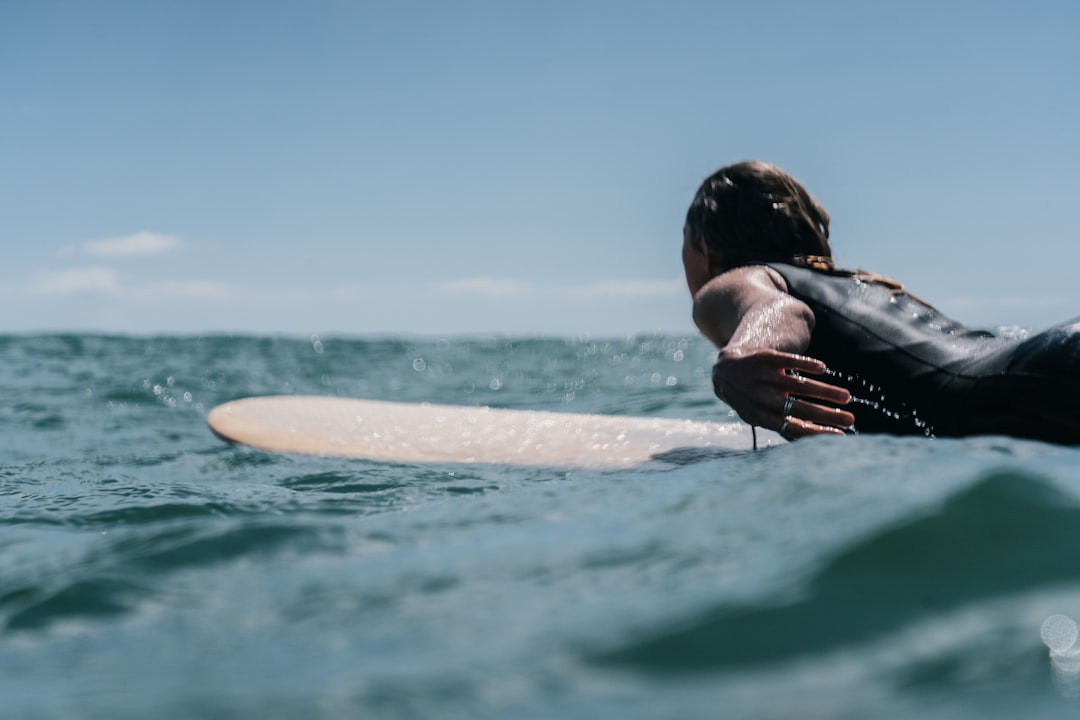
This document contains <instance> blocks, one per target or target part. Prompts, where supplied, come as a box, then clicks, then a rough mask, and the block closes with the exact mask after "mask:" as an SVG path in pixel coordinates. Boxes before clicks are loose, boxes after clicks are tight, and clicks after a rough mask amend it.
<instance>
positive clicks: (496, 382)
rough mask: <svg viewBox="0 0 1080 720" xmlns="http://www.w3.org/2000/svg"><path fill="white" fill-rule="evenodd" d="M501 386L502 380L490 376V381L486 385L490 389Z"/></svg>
mask: <svg viewBox="0 0 1080 720" xmlns="http://www.w3.org/2000/svg"><path fill="white" fill-rule="evenodd" d="M502 386H503V383H502V380H500V379H499V378H491V382H490V383H488V387H489V388H491V389H492V390H498V389H500V388H501V387H502Z"/></svg>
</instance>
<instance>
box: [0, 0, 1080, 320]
mask: <svg viewBox="0 0 1080 720" xmlns="http://www.w3.org/2000/svg"><path fill="white" fill-rule="evenodd" d="M1078 37H1080V3H1075V2H1071V0H1041V1H1038V2H1030V3H1018V2H1013V1H1007V2H1005V1H999V0H969V1H965V0H935V1H931V2H927V1H924V0H909V1H907V2H902V3H901V2H890V3H884V2H863V1H860V0H846V1H842V0H821V1H819V2H812V3H811V2H797V1H793V0H774V1H773V2H768V3H751V2H725V1H723V0H700V1H699V0H655V1H650V0H637V1H635V0H575V1H567V0H546V1H545V2H524V1H520V2H519V1H516V0H457V1H456V2H442V1H437V0H431V1H423V0H399V1H390V0H385V1H382V0H366V1H361V0H351V1H347V0H306V1H304V2H301V1H300V0H296V1H295V2H274V1H272V0H257V1H255V0H230V1H229V2H220V1H219V0H213V1H209V2H205V1H202V0H185V2H157V1H155V0H131V1H129V2H114V1H111V0H97V1H95V2H78V1H71V2H54V1H52V0H34V1H31V0H25V1H23V0H12V1H11V2H2V3H0V247H2V248H3V250H4V252H5V257H4V262H2V263H0V332H36V331H81V332H99V331H100V332H110V333H133V334H143V333H201V332H239V333H280V334H308V333H313V334H314V333H320V334H333V333H337V334H343V335H387V334H391V335H395V334H400V335H438V336H444V335H456V334H488V333H496V334H506V335H563V336H577V335H583V334H587V335H591V336H617V335H624V334H628V333H634V332H653V331H664V332H675V333H680V332H687V333H692V332H694V329H693V323H692V322H691V320H690V299H689V294H688V292H687V290H686V285H685V281H684V280H683V276H682V268H681V264H680V246H681V242H682V235H681V229H682V222H683V219H684V217H685V212H686V207H687V205H688V204H689V202H690V199H691V197H692V196H693V193H694V191H695V190H696V188H697V186H698V185H699V183H700V182H701V181H702V179H703V178H705V177H706V176H707V175H709V174H710V173H712V172H713V171H714V170H715V169H717V168H718V167H720V166H722V165H725V164H727V163H730V162H734V161H738V160H744V159H750V158H757V159H762V160H767V161H769V162H772V163H775V164H777V165H779V166H781V167H783V168H784V169H786V170H788V171H789V172H791V173H792V174H793V175H795V176H796V177H797V178H799V179H800V180H801V181H803V182H804V184H806V186H807V187H808V188H809V189H810V191H811V192H812V193H813V194H814V195H815V196H816V197H817V199H818V200H819V201H820V202H821V203H822V204H823V205H824V206H825V207H826V208H827V209H828V211H829V212H830V214H831V215H832V218H833V223H832V245H833V250H834V255H835V257H836V259H837V261H838V262H839V263H840V264H841V265H845V266H849V267H856V266H857V267H862V268H866V269H871V270H875V271H877V272H881V273H884V274H886V275H889V276H891V277H894V278H896V279H898V280H901V281H902V282H904V284H905V286H906V287H907V288H908V289H909V290H911V291H912V292H914V293H915V294H917V295H919V296H921V297H923V298H925V299H927V300H929V301H930V302H932V303H933V304H934V305H936V306H937V307H938V308H939V309H940V310H941V311H943V312H945V313H946V314H949V315H951V316H953V317H955V318H956V319H958V320H961V321H963V322H966V323H968V324H971V325H974V326H981V327H986V326H990V327H993V326H1001V325H1014V326H1021V327H1028V328H1037V327H1039V326H1044V325H1048V324H1051V323H1054V322H1059V321H1062V320H1065V319H1068V318H1072V317H1074V316H1077V315H1080V283H1077V282H1076V280H1075V277H1076V268H1077V267H1078V266H1080V249H1078V242H1077V241H1078V240H1080V232H1078V228H1077V217H1078V210H1080V178H1078V176H1077V173H1076V172H1075V169H1076V168H1077V167H1078V166H1080V139H1078V137H1080V136H1078V130H1080V92H1077V80H1076V74H1077V71H1078V70H1080V42H1078V41H1077V38H1078Z"/></svg>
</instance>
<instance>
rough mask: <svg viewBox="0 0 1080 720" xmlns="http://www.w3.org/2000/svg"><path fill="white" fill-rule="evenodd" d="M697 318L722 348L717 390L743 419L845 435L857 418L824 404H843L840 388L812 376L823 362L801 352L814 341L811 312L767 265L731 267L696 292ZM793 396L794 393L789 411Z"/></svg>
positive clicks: (788, 431)
mask: <svg viewBox="0 0 1080 720" xmlns="http://www.w3.org/2000/svg"><path fill="white" fill-rule="evenodd" d="M694 322H695V323H696V324H697V326H698V328H699V329H700V330H701V332H702V334H704V335H705V337H707V338H709V339H710V340H711V341H712V342H713V343H714V344H715V345H716V346H717V347H718V348H719V349H720V352H719V355H718V357H717V360H716V365H715V366H714V367H713V388H714V390H715V391H716V394H717V396H719V397H720V399H721V400H723V401H724V402H726V403H727V404H728V405H730V406H731V407H732V409H734V410H735V412H737V413H738V414H739V416H740V417H741V418H742V419H743V420H745V421H746V422H748V423H750V424H752V425H759V426H761V427H767V428H771V429H774V430H779V429H781V428H782V427H784V423H785V420H786V422H787V424H786V428H785V435H786V436H787V437H789V438H795V437H802V436H804V435H817V434H822V433H834V434H843V428H847V427H850V426H851V425H852V424H853V423H854V422H855V418H854V416H853V415H852V414H851V413H849V412H847V411H845V410H840V409H837V408H834V407H830V406H829V405H824V404H822V402H825V403H831V404H835V405H844V404H846V403H847V402H849V400H850V399H851V396H850V394H849V393H848V391H847V390H845V389H843V388H839V387H836V386H834V385H829V384H828V383H825V382H821V381H819V380H813V379H811V378H807V377H805V375H820V374H822V373H824V372H825V370H826V368H825V364H824V363H822V362H821V361H820V360H815V359H813V358H809V357H806V356H804V355H802V353H803V352H805V351H806V348H807V347H808V346H809V344H810V335H811V333H812V332H813V329H814V313H813V311H812V310H811V309H810V308H809V307H808V306H807V305H806V303H804V302H802V301H800V300H799V299H797V298H795V297H793V296H792V295H790V294H788V292H787V286H786V284H785V283H784V280H783V278H782V277H780V275H779V274H778V273H776V272H775V271H774V270H771V269H769V268H766V267H764V266H760V265H759V266H748V267H741V268H735V269H734V270H729V271H727V272H725V273H723V274H721V275H718V276H716V277H714V278H712V279H711V280H710V281H709V282H707V283H706V284H705V285H704V286H703V287H702V288H701V289H700V290H699V291H698V292H697V293H696V294H695V296H694ZM788 396H796V398H797V399H795V400H794V402H793V403H792V405H791V406H790V408H789V410H790V414H789V415H787V416H785V414H784V410H785V406H786V405H787V401H788Z"/></svg>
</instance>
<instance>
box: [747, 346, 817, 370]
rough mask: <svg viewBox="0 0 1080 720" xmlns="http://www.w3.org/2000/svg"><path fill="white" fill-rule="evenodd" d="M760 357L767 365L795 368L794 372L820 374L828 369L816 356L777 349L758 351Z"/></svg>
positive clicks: (785, 368)
mask: <svg viewBox="0 0 1080 720" xmlns="http://www.w3.org/2000/svg"><path fill="white" fill-rule="evenodd" d="M760 352H761V357H762V359H763V360H764V361H765V362H767V363H768V364H769V365H772V366H773V367H775V368H778V369H782V370H795V371H796V372H805V373H810V374H811V375H822V374H824V373H825V371H826V370H828V366H827V365H825V363H823V362H822V361H820V360H817V359H816V358H812V357H807V356H806V355H796V354H795V353H789V352H781V351H779V350H768V351H760Z"/></svg>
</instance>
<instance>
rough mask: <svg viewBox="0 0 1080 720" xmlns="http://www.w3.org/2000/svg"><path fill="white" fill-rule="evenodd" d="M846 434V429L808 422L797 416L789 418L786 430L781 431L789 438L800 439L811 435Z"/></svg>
mask: <svg viewBox="0 0 1080 720" xmlns="http://www.w3.org/2000/svg"><path fill="white" fill-rule="evenodd" d="M844 434H845V433H844V431H843V430H841V429H840V428H836V427H829V426H826V425H818V424H817V423H812V422H807V421H805V420H799V419H797V418H791V419H789V420H788V421H787V426H786V427H784V432H783V433H781V435H782V436H783V437H784V438H786V439H788V440H798V439H799V438H804V437H810V436H812V435H841V436H843V435H844Z"/></svg>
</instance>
